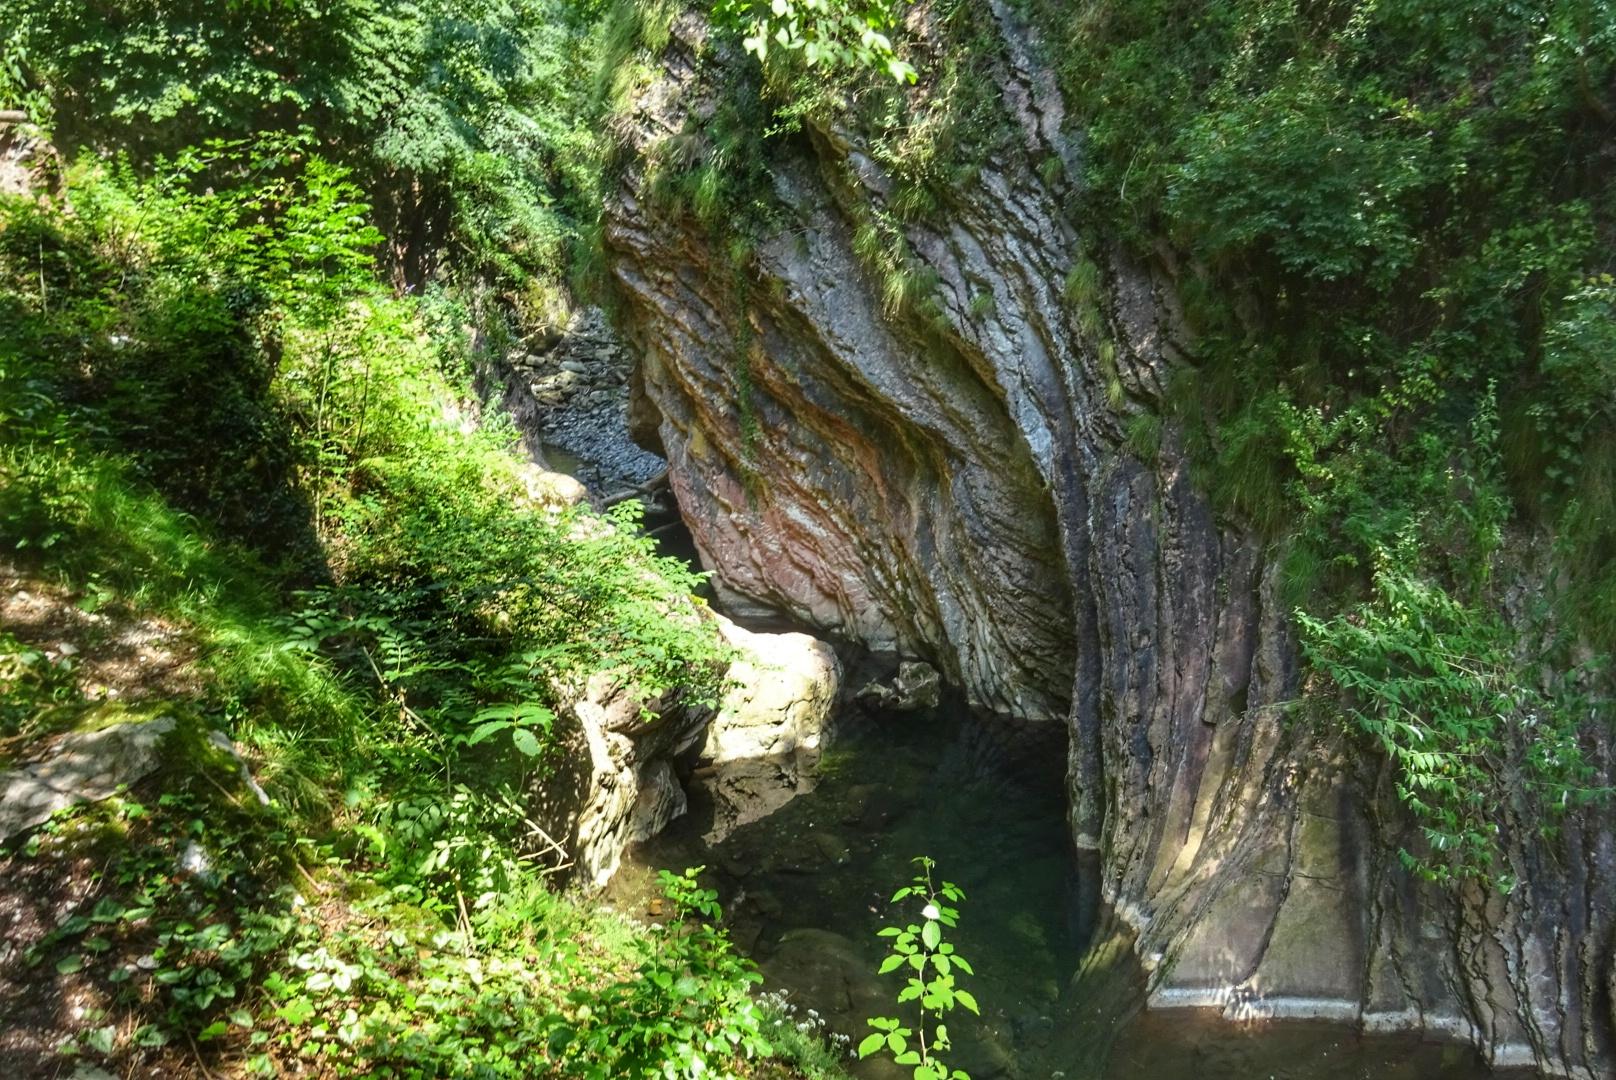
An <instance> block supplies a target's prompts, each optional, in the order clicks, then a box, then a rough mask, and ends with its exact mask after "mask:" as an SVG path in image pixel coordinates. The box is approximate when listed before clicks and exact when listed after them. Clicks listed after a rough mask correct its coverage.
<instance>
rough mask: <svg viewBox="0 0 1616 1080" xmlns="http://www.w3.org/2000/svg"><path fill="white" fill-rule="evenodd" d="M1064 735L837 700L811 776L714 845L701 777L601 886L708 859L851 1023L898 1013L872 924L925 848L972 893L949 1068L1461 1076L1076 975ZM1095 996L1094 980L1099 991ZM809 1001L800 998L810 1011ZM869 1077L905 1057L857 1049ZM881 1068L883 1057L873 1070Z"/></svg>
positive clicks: (759, 954) (1147, 1078) (790, 984)
mask: <svg viewBox="0 0 1616 1080" xmlns="http://www.w3.org/2000/svg"><path fill="white" fill-rule="evenodd" d="M1064 772H1065V743H1064V735H1063V733H1062V732H1061V731H1059V730H1058V729H1054V728H1048V727H1042V728H1040V727H1021V728H1012V727H1007V726H1004V725H1002V724H999V723H996V722H989V721H983V720H980V719H977V718H973V717H970V716H968V715H956V716H953V717H942V716H938V715H927V716H910V717H903V716H891V717H882V718H868V717H865V718H849V719H848V720H847V721H845V722H844V723H843V727H842V729H841V730H840V731H839V732H838V734H837V740H836V743H835V746H834V749H833V750H831V751H830V752H829V753H828V754H827V756H826V759H825V762H824V770H823V777H822V779H821V781H820V784H819V786H818V787H817V789H816V790H815V791H813V792H812V793H810V794H807V795H803V796H799V797H798V798H797V799H795V800H794V801H792V802H791V803H789V804H787V805H786V806H785V807H783V808H782V809H780V810H778V811H776V812H775V813H774V814H773V815H771V816H769V817H767V818H764V819H763V820H761V821H758V822H754V823H752V824H750V825H747V826H744V827H742V828H740V829H738V830H736V831H735V832H734V833H733V834H731V835H730V836H729V837H727V838H725V839H724V840H722V841H720V842H718V843H716V844H708V843H707V842H705V841H704V840H703V836H704V834H706V833H707V832H708V831H709V828H710V825H711V821H712V814H711V808H710V805H708V804H707V803H706V801H705V800H704V798H703V796H702V792H701V786H700V783H699V779H700V778H699V776H698V777H697V780H698V783H695V784H692V785H691V786H692V789H693V794H692V804H691V812H690V813H689V814H688V815H686V816H685V817H683V818H681V819H680V820H679V821H677V822H675V823H674V825H673V826H671V827H670V829H669V830H668V831H666V832H665V833H663V834H662V835H661V836H659V837H657V838H655V839H654V840H652V841H650V842H649V843H647V844H645V845H642V846H641V847H639V848H638V849H636V850H635V851H633V852H632V853H631V855H630V859H629V860H628V863H627V865H625V868H624V870H623V872H622V873H620V874H619V876H618V878H617V880H616V882H615V883H614V886H613V889H612V891H611V893H610V894H609V896H608V899H609V901H610V902H612V903H615V904H617V905H618V906H620V907H621V908H622V909H623V910H625V911H626V912H628V913H630V914H635V913H644V912H648V911H649V910H651V909H650V899H651V897H652V896H653V895H654V894H655V892H656V889H655V885H654V877H655V873H654V872H655V869H656V868H658V867H672V868H683V867H687V866H705V867H707V872H706V874H704V880H705V881H706V882H707V883H708V884H709V885H710V886H712V887H716V888H717V889H718V890H719V893H720V899H721V901H722V903H723V905H724V909H725V912H726V915H727V921H728V923H729V926H730V930H731V933H732V936H733V938H734V940H735V941H736V942H737V944H738V946H739V947H740V948H741V949H742V950H743V951H744V952H746V953H747V954H748V955H750V956H751V957H753V959H755V960H756V961H757V962H758V964H759V966H760V967H761V969H762V971H763V973H764V975H765V977H766V978H767V980H768V986H769V987H770V988H772V989H775V990H783V991H785V992H786V993H787V994H788V995H789V1000H790V1001H791V1002H793V1003H794V1004H795V1006H796V1008H797V1010H798V1016H799V1017H800V1018H802V1020H803V1021H804V1022H817V1021H822V1022H823V1023H824V1024H825V1026H826V1028H827V1030H828V1032H830V1033H840V1034H842V1035H845V1036H847V1037H849V1038H850V1039H852V1040H854V1041H855V1042H856V1040H857V1039H859V1038H861V1037H862V1036H863V1035H865V1034H867V1033H868V1029H867V1028H866V1026H865V1024H864V1017H866V1016H871V1015H886V1014H891V1013H892V1012H893V1005H892V997H893V995H894V994H895V993H896V989H897V987H898V985H899V976H897V975H891V976H887V977H886V978H884V979H880V978H877V977H876V976H875V975H874V972H875V970H876V968H877V967H878V965H879V963H880V960H881V958H882V956H883V955H884V948H883V944H882V942H881V941H880V939H878V938H877V937H876V931H877V930H878V929H880V928H881V927H882V926H883V925H885V924H886V923H887V922H888V921H890V920H894V919H896V918H898V917H899V915H898V914H895V913H892V912H891V911H890V909H889V905H888V903H887V901H888V900H889V899H890V897H891V895H892V892H893V891H894V889H895V888H896V887H897V886H898V885H900V884H903V883H905V882H906V881H907V879H908V877H909V875H910V873H911V867H910V862H909V860H910V859H911V858H912V857H913V856H915V855H918V854H926V855H929V856H931V857H932V858H933V859H935V860H936V861H937V863H938V865H939V872H940V874H941V876H943V877H946V878H948V879H950V880H952V881H955V882H957V883H958V884H959V885H960V886H961V887H962V888H963V889H964V890H965V892H966V895H967V900H966V902H965V903H964V904H962V905H961V918H960V926H959V928H958V931H957V932H956V933H955V934H954V936H953V937H952V940H954V941H955V942H956V944H957V947H958V949H959V951H960V953H961V954H963V955H964V956H966V957H967V958H968V959H969V960H970V961H971V962H972V963H973V965H974V966H975V969H976V977H975V978H974V979H969V980H968V981H967V982H966V983H965V985H967V986H968V987H969V988H970V989H971V990H972V991H973V992H974V994H975V995H976V997H977V999H978V1000H979V1001H980V1002H981V1003H982V1007H983V1008H982V1012H983V1015H982V1018H981V1020H980V1021H975V1022H973V1021H971V1019H970V1018H969V1017H964V1018H961V1020H960V1022H956V1018H959V1017H960V1014H959V1013H958V1012H956V1013H955V1014H954V1016H952V1017H951V1018H950V1022H949V1023H950V1030H951V1031H952V1032H953V1033H954V1036H955V1043H956V1047H957V1053H956V1055H955V1056H956V1058H957V1061H951V1063H952V1064H955V1065H956V1066H957V1067H962V1068H965V1069H966V1070H967V1071H969V1072H970V1074H971V1076H972V1077H973V1078H974V1080H989V1078H992V1077H1003V1078H1007V1080H1009V1078H1022V1080H1033V1078H1037V1080H1044V1078H1057V1077H1065V1078H1070V1080H1077V1078H1079V1077H1084V1078H1092V1080H1186V1078H1192V1077H1193V1078H1196V1080H1253V1078H1267V1080H1360V1078H1361V1080H1369V1078H1374V1080H1472V1078H1481V1077H1489V1076H1495V1075H1497V1074H1492V1073H1489V1071H1488V1070H1487V1069H1486V1068H1485V1066H1484V1065H1483V1064H1482V1062H1481V1060H1480V1059H1479V1057H1478V1056H1477V1055H1476V1054H1475V1053H1474V1052H1473V1051H1471V1050H1469V1049H1467V1048H1464V1047H1461V1046H1457V1045H1453V1044H1450V1043H1442V1042H1433V1041H1427V1040H1422V1039H1420V1038H1418V1037H1412V1036H1410V1037H1401V1036H1373V1037H1367V1036H1362V1035H1359V1034H1358V1033H1357V1032H1355V1031H1354V1030H1353V1029H1351V1028H1349V1027H1345V1026H1343V1025H1339V1024H1327V1023H1307V1022H1298V1021H1285V1022H1268V1023H1245V1024H1235V1023H1231V1022H1227V1021H1225V1020H1223V1019H1222V1018H1221V1017H1220V1016H1218V1015H1217V1014H1216V1013H1213V1012H1210V1011H1204V1010H1175V1011H1162V1012H1151V1013H1142V1012H1140V1011H1139V1010H1138V1009H1137V1008H1135V1005H1136V996H1135V995H1136V990H1133V989H1132V988H1134V987H1136V986H1137V979H1136V978H1134V977H1131V976H1129V975H1128V974H1127V973H1122V977H1119V978H1116V979H1111V980H1101V982H1104V983H1105V984H1106V985H1107V986H1110V987H1115V988H1118V989H1113V990H1106V991H1097V990H1095V989H1094V985H1095V984H1094V983H1093V981H1091V980H1085V981H1084V983H1083V984H1082V987H1086V988H1088V989H1083V988H1078V989H1074V988H1073V986H1072V983H1073V980H1072V976H1073V974H1074V970H1075V968H1076V965H1077V962H1078V958H1079V953H1080V947H1081V945H1082V942H1081V940H1080V932H1081V929H1082V928H1081V927H1079V926H1078V925H1077V907H1078V905H1077V904H1076V903H1075V898H1076V895H1077V882H1076V880H1075V865H1076V864H1075V860H1074V858H1073V853H1072V850H1071V847H1070V842H1069V840H1068V837H1067V832H1066V825H1065V799H1064V794H1063V788H1064ZM1097 995H1098V996H1097ZM809 1010H812V1013H810V1012H809ZM849 1064H850V1069H851V1071H852V1072H853V1073H854V1075H855V1076H858V1077H861V1078H864V1080H886V1078H888V1077H894V1078H895V1077H898V1076H906V1074H907V1072H908V1070H903V1071H897V1070H894V1069H893V1067H891V1066H883V1065H882V1064H880V1063H877V1062H873V1061H872V1062H864V1063H853V1062H850V1063H849ZM883 1070H885V1071H883Z"/></svg>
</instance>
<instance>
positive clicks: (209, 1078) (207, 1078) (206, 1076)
mask: <svg viewBox="0 0 1616 1080" xmlns="http://www.w3.org/2000/svg"><path fill="white" fill-rule="evenodd" d="M185 1041H186V1042H188V1043H190V1044H191V1054H192V1056H193V1057H195V1058H196V1067H197V1068H199V1069H201V1070H202V1080H213V1074H212V1073H210V1072H208V1067H207V1066H206V1065H205V1064H203V1063H202V1051H200V1050H198V1049H197V1048H196V1040H195V1039H193V1038H191V1033H190V1032H189V1031H187V1032H186V1033H185Z"/></svg>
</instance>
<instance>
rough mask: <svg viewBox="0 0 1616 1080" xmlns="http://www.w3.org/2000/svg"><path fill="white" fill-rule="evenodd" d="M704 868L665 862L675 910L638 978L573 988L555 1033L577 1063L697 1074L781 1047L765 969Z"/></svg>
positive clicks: (603, 1071)
mask: <svg viewBox="0 0 1616 1080" xmlns="http://www.w3.org/2000/svg"><path fill="white" fill-rule="evenodd" d="M700 872H701V868H700V867H696V868H694V869H690V870H686V871H685V872H684V873H683V874H674V873H672V872H670V871H667V870H663V871H661V872H660V877H661V880H662V886H663V890H664V892H665V894H666V895H667V897H668V899H669V901H671V902H672V905H673V912H672V915H671V916H670V918H669V919H668V921H667V923H666V924H665V925H663V926H661V927H658V928H657V932H656V936H655V937H654V938H653V939H652V944H651V946H650V948H649V951H648V953H647V955H646V956H645V958H644V960H642V961H641V963H640V966H639V971H638V973H637V974H636V975H635V977H634V978H633V979H630V980H626V981H620V982H617V983H614V984H612V985H610V986H607V987H606V988H604V989H602V990H598V991H597V990H579V991H574V992H573V993H572V994H570V995H569V1002H570V1006H571V1008H570V1015H569V1017H568V1018H567V1019H565V1020H560V1021H559V1022H558V1026H557V1027H556V1030H555V1034H554V1037H553V1040H552V1046H553V1047H554V1048H555V1049H556V1052H557V1053H558V1054H559V1055H560V1056H561V1057H562V1059H563V1061H564V1062H566V1063H569V1072H571V1073H574V1074H576V1075H580V1076H586V1077H590V1078H592V1080H608V1078H610V1077H617V1076H624V1077H648V1078H649V1077H677V1078H690V1080H694V1078H696V1077H700V1076H705V1075H708V1074H710V1073H711V1074H715V1075H719V1076H727V1075H730V1074H729V1073H728V1072H726V1071H725V1067H724V1064H723V1063H724V1062H725V1061H726V1060H729V1059H731V1058H733V1057H736V1056H739V1057H743V1058H753V1057H768V1056H769V1055H771V1054H772V1053H773V1049H772V1047H771V1046H770V1045H769V1042H768V1040H767V1039H766V1038H765V1037H764V1035H763V1014H762V1012H761V1010H760V1009H759V1007H758V1005H757V1003H756V1002H754V1001H753V1000H752V998H751V995H750V990H751V987H752V984H754V983H758V982H761V981H762V976H760V975H759V974H758V973H757V970H756V969H755V968H754V967H753V966H752V965H751V963H750V962H748V961H746V960H744V959H743V958H741V957H739V956H737V955H736V954H735V953H734V951H733V949H732V946H731V945H730V942H729V940H728V939H727V937H726V936H725V935H724V933H723V931H722V930H720V929H718V925H717V924H718V920H719V918H720V916H721V912H720V911H719V907H718V894H717V893H715V892H713V891H712V890H710V889H703V888H701V887H700V885H698V884H697V881H696V875H697V874H699V873H700Z"/></svg>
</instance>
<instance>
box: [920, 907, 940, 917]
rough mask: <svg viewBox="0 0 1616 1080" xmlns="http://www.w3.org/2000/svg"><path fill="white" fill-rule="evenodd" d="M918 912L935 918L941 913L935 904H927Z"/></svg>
mask: <svg viewBox="0 0 1616 1080" xmlns="http://www.w3.org/2000/svg"><path fill="white" fill-rule="evenodd" d="M920 914H922V915H924V916H925V917H926V918H928V919H935V918H937V916H938V915H940V914H942V913H941V912H939V911H938V910H937V905H936V904H927V905H926V906H925V908H923V909H922V910H921V912H920Z"/></svg>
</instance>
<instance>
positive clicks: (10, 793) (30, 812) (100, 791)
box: [0, 716, 174, 841]
mask: <svg viewBox="0 0 1616 1080" xmlns="http://www.w3.org/2000/svg"><path fill="white" fill-rule="evenodd" d="M173 730H174V720H173V718H172V717H166V716H165V717H159V718H157V719H155V720H142V721H131V722H128V723H119V724H112V725H110V726H108V727H104V728H101V729H100V730H99V731H80V732H72V733H70V734H67V735H64V736H62V737H61V739H60V740H58V741H57V743H56V744H55V746H54V747H53V748H52V749H51V751H50V753H49V755H47V756H46V757H45V758H44V759H43V760H42V761H38V762H35V763H34V764H32V765H25V766H23V767H21V768H18V769H14V770H11V771H9V772H5V773H0V841H5V840H9V839H11V838H12V837H13V836H16V835H17V834H19V833H22V832H26V831H27V830H29V829H32V828H33V827H34V826H36V825H39V824H42V823H43V822H44V821H45V820H46V819H47V818H49V817H50V816H51V815H52V814H54V813H56V812H57V811H58V810H65V809H67V808H68V807H69V806H73V805H74V804H76V803H82V802H98V801H100V800H101V799H105V798H106V797H107V796H109V795H111V794H113V793H114V792H116V791H117V790H118V789H119V788H120V787H124V786H127V785H129V784H133V783H135V782H136V781H137V780H140V779H141V778H142V777H144V776H146V775H148V774H149V773H151V772H152V771H153V770H154V769H156V768H157V767H158V765H159V764H161V762H162V747H163V739H164V738H165V737H166V736H167V735H168V733H169V732H171V731H173Z"/></svg>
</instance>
